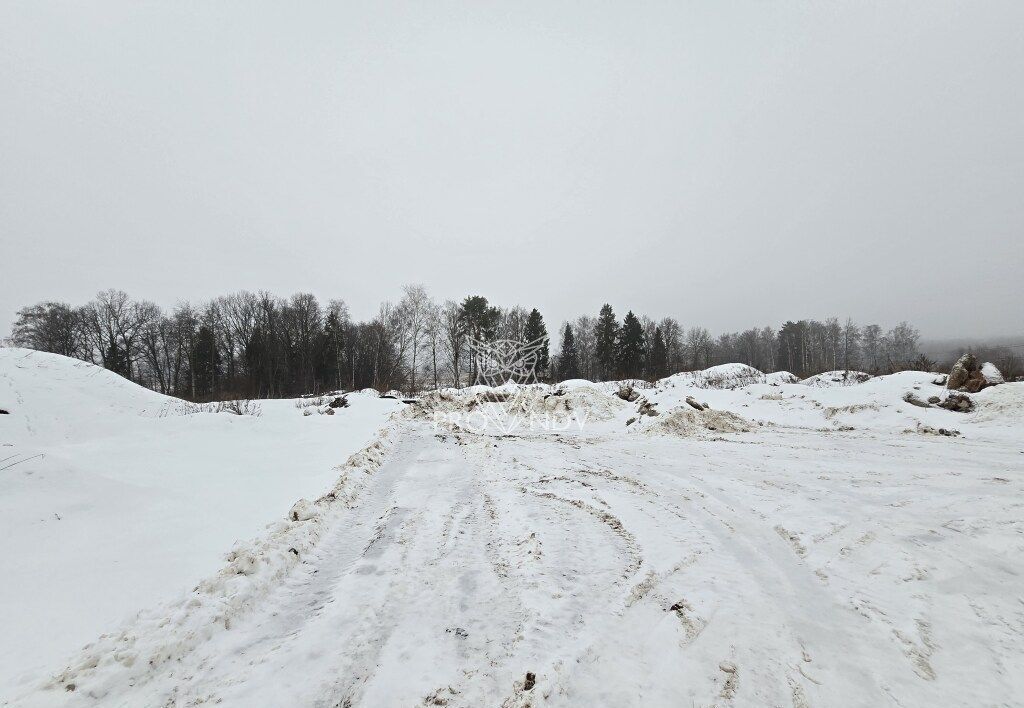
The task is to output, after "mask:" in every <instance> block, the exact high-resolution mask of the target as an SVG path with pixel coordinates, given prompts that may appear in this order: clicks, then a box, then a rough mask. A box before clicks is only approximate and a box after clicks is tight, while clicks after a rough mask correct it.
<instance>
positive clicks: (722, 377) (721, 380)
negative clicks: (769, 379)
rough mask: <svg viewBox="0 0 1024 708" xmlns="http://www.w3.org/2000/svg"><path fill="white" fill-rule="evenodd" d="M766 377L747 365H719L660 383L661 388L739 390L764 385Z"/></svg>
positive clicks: (679, 375) (687, 372)
mask: <svg viewBox="0 0 1024 708" xmlns="http://www.w3.org/2000/svg"><path fill="white" fill-rule="evenodd" d="M764 382H765V375H764V374H763V373H762V372H760V371H758V370H757V369H755V368H754V367H753V366H747V365H746V364H719V365H718V366H712V367H711V368H708V369H704V370H703V371H683V372H681V373H678V374H673V375H672V376H669V377H668V378H665V379H662V380H661V381H659V382H658V385H659V386H660V387H675V386H683V387H690V388H723V389H728V388H739V387H740V386H748V385H750V384H755V383H764Z"/></svg>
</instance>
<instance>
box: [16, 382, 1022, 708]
mask: <svg viewBox="0 0 1024 708" xmlns="http://www.w3.org/2000/svg"><path fill="white" fill-rule="evenodd" d="M749 374H750V372H746V371H743V370H740V369H736V368H734V369H728V368H727V369H725V370H717V371H714V370H713V371H710V372H706V373H705V374H704V375H702V376H693V375H681V376H678V377H672V378H670V379H666V380H664V381H662V382H660V383H659V384H658V385H657V386H655V387H653V388H650V389H645V390H643V391H641V393H642V394H643V396H644V398H642V399H640V400H638V401H635V402H632V403H626V402H624V401H621V400H619V399H618V398H614V397H613V396H611V395H610V394H609V393H608V391H609V390H612V388H613V387H609V386H607V385H601V386H592V385H589V384H586V383H583V382H577V383H574V384H573V385H572V386H569V387H566V392H565V393H564V395H556V396H549V395H548V394H550V393H551V391H550V390H546V389H535V390H532V391H527V392H525V393H523V394H522V395H521V396H519V397H518V398H513V400H502V401H490V400H488V399H487V398H486V397H481V391H479V390H474V391H469V392H465V393H461V394H456V393H448V394H445V395H443V396H442V395H435V396H433V397H431V398H430V399H429V400H428V401H427V402H425V403H424V404H423V405H421V406H417V407H410V408H406V409H404V410H405V412H403V413H402V414H401V415H399V416H397V417H396V418H395V419H394V420H393V422H392V423H390V424H389V425H388V426H387V427H386V428H385V430H384V432H383V433H381V434H380V435H379V436H378V438H377V440H376V442H375V443H374V444H373V445H372V446H371V447H369V448H368V449H367V450H366V451H364V452H363V453H361V454H358V455H355V456H353V457H352V458H351V459H350V460H349V461H348V463H346V464H345V465H343V466H342V467H340V468H339V469H336V470H334V471H333V474H332V477H334V478H335V479H331V480H330V481H328V480H327V479H326V478H321V479H319V480H317V482H316V484H320V485H321V486H320V488H318V489H311V487H315V486H316V484H314V483H313V480H312V479H309V480H308V481H309V482H310V484H309V485H307V487H306V488H303V489H300V488H299V487H297V486H295V487H292V486H290V485H285V486H286V489H285V490H282V495H283V496H282V497H281V499H282V501H283V500H284V499H288V500H289V501H291V500H293V499H294V498H297V497H300V496H304V497H306V498H308V499H310V500H312V501H309V502H305V501H304V502H301V503H299V504H297V505H296V506H295V507H293V508H292V509H291V512H289V513H288V519H290V520H286V515H285V513H283V510H287V509H288V508H289V506H290V504H289V503H281V504H277V505H276V506H274V508H273V509H270V508H269V506H273V505H268V509H267V510H268V512H269V516H267V517H266V518H265V519H264V520H265V521H271V520H273V519H274V518H275V515H276V518H278V519H280V520H279V521H278V522H277V523H276V524H273V525H272V526H271V527H269V528H268V529H266V530H265V531H264V532H263V534H262V535H260V536H258V538H257V539H256V540H255V541H254V542H252V543H250V544H247V545H244V546H240V547H239V548H238V549H236V552H235V553H234V554H232V556H231V557H230V558H231V559H230V562H229V563H228V565H227V566H225V567H223V568H222V569H221V570H220V571H219V572H217V573H215V574H211V575H210V576H209V577H207V578H206V579H205V580H204V581H202V582H201V583H199V584H198V586H197V588H196V589H195V590H194V591H189V589H188V586H189V585H190V584H191V583H192V581H191V579H190V580H189V581H188V582H177V583H171V584H172V585H174V589H176V590H177V591H178V595H177V596H176V597H174V598H172V599H170V600H168V601H166V602H163V603H156V604H153V605H152V606H151V607H149V609H147V610H145V611H144V612H142V613H141V614H140V615H139V616H138V617H137V618H136V619H135V620H133V621H131V622H129V623H127V624H125V625H122V626H118V625H117V623H116V622H110V621H104V622H102V623H100V622H97V623H96V624H103V625H104V628H105V629H106V630H113V631H110V632H109V633H108V634H106V635H105V636H102V637H100V638H98V639H97V640H96V641H95V642H94V644H93V645H92V646H90V647H88V648H87V649H85V650H83V651H81V652H80V653H78V654H77V655H74V656H72V657H71V660H70V662H68V661H66V659H67V656H63V655H59V654H57V653H56V647H53V646H51V647H49V648H48V649H47V650H46V652H47V656H46V657H44V658H47V659H48V660H49V661H50V662H51V663H50V666H49V667H48V668H49V670H48V671H46V672H42V673H39V674H37V675H35V676H34V677H33V678H32V680H31V682H26V683H22V684H20V685H18V686H17V687H16V689H17V690H16V691H12V692H10V693H9V696H10V697H9V699H8V701H9V703H10V704H11V705H19V706H21V705H26V706H53V705H70V706H77V705H102V706H133V707H135V706H165V705H166V706H178V705H180V706H196V705H207V704H209V705H218V706H240V707H241V706H245V707H249V706H347V707H350V708H354V707H356V706H366V707H373V708H376V707H378V706H417V705H420V706H422V705H447V706H452V707H454V706H464V707H467V708H468V707H470V706H472V707H477V706H505V707H524V706H548V705H549V706H587V707H590V706H616V707H620V706H644V707H645V708H646V707H648V706H711V705H717V706H757V707H761V706H794V707H795V708H803V707H805V706H829V707H832V706H872V707H875V706H886V705H891V706H905V707H910V706H928V707H932V706H972V707H976V706H1020V705H1022V699H1021V696H1022V695H1024V676H1022V674H1021V672H1020V668H1019V667H1020V666H1021V665H1024V592H1022V591H1021V587H1022V583H1024V578H1022V575H1024V562H1022V557H1024V385H1020V384H1006V385H1004V386H1000V387H996V388H993V389H988V390H986V391H983V392H982V393H980V394H977V395H976V396H974V397H973V398H974V399H975V402H976V404H977V406H978V410H977V412H975V413H970V414H960V413H952V412H948V411H945V410H941V409H935V408H927V409H926V408H921V407H918V406H914V405H911V404H910V403H906V402H905V401H904V400H903V397H904V395H905V394H906V393H908V392H913V393H914V394H915V395H916V396H917V397H918V398H919V399H921V400H927V398H928V397H929V396H932V395H943V393H942V391H941V389H940V388H939V387H938V386H936V385H934V384H933V383H932V378H933V377H932V376H931V375H927V374H918V373H905V374H899V375H895V376H890V377H883V378H880V379H872V380H870V381H867V382H866V383H859V384H853V385H841V384H845V383H847V382H831V384H835V385H831V384H830V382H828V381H818V382H817V383H816V385H814V386H810V385H806V384H802V383H785V384H779V385H772V383H771V382H773V381H784V380H788V379H787V378H786V377H779V376H774V377H772V378H770V379H766V378H763V377H761V378H757V377H756V375H755V378H753V379H751V378H750V375H749ZM0 380H2V379H0ZM730 385H734V386H735V388H719V386H726V387H728V386H730ZM136 393H138V392H136ZM139 395H141V394H139ZM545 396H547V397H546V398H545ZM688 396H689V397H691V398H692V399H693V400H695V401H696V402H698V403H708V404H710V406H711V411H710V412H698V411H696V409H695V408H693V407H692V406H690V405H689V404H687V403H686V402H685V401H686V398H687V397H688ZM645 404H648V405H647V406H646V410H650V409H651V406H650V405H649V404H654V406H653V408H654V409H655V410H658V411H659V415H657V416H649V415H641V414H640V410H641V409H643V408H645ZM2 405H3V404H2V403H0V406H2ZM493 407H504V408H505V409H506V410H516V411H518V412H519V413H520V414H531V415H532V414H548V415H549V416H550V418H551V419H552V420H555V421H557V422H558V423H559V425H561V426H562V427H563V428H564V429H563V430H561V431H558V432H552V431H543V430H537V429H534V430H529V429H528V428H525V427H524V428H520V429H519V430H517V432H516V433H514V434H512V435H502V434H499V433H498V432H497V431H496V430H495V429H494V427H493V426H485V427H484V429H482V430H478V429H477V428H476V427H475V426H468V427H471V428H473V430H468V429H466V427H463V428H460V427H459V425H458V422H457V415H453V414H457V413H459V412H460V411H463V412H465V411H476V412H480V411H481V410H482V411H484V413H486V412H487V411H488V409H490V408H493ZM439 412H440V413H443V414H444V416H441V417H440V419H441V420H442V421H443V423H442V425H441V426H440V427H435V425H434V421H435V420H438V419H439V418H438V416H437V415H436V414H437V413H439ZM568 413H574V414H578V417H577V418H575V419H574V418H573V416H569V415H567V414H568ZM730 414H731V415H730ZM199 417H200V416H189V417H188V418H189V419H198V418H199ZM208 417H209V418H212V419H214V420H218V421H219V420H220V418H221V416H208ZM224 419H228V418H227V417H226V416H224ZM483 419H484V420H488V416H487V415H484V416H483ZM631 419H632V420H633V422H632V423H631V424H629V425H627V421H630V420H631ZM230 420H231V421H232V422H231V423H226V424H223V425H224V426H225V427H224V428H222V429H219V432H218V433H217V434H216V435H213V434H211V438H210V440H211V441H213V440H219V439H220V437H219V436H221V435H222V434H223V433H224V431H229V430H230V428H229V427H228V426H230V425H236V424H237V422H236V419H230ZM490 420H498V421H499V422H500V418H493V417H492V418H490ZM581 420H585V424H584V425H583V426H582V429H581V428H580V427H579V426H578V425H576V424H575V423H578V422H580V421H581ZM665 420H671V423H670V424H665V423H664V421H665ZM262 421H263V422H264V423H265V424H266V425H268V429H267V430H266V431H265V434H267V435H270V434H272V433H271V432H270V427H269V426H272V425H281V426H285V425H287V426H292V425H294V426H295V427H290V428H288V430H289V432H290V434H299V433H298V431H300V430H302V428H301V425H303V424H309V423H312V424H314V425H320V424H323V425H333V424H336V423H339V422H340V420H339V419H338V418H337V417H335V418H334V419H333V420H332V419H328V418H324V419H323V420H320V419H318V420H315V421H311V420H309V419H302V418H301V417H294V416H285V415H284V413H283V412H282V414H281V417H280V419H279V420H278V421H277V422H275V421H274V419H273V418H271V417H268V416H264V418H263V419H262ZM156 422H157V421H148V422H147V424H150V423H154V424H155V423H156ZM218 424H219V423H218ZM243 424H254V423H251V422H249V423H243ZM0 425H4V423H3V422H0ZM712 428H713V429H712ZM939 429H943V430H946V431H951V430H953V429H955V430H956V431H957V432H958V433H959V435H957V436H947V435H941V434H938V430H939ZM170 430H174V428H173V427H172V428H170ZM474 430H476V432H474ZM726 431H737V432H726ZM152 434H153V436H154V437H156V436H158V435H159V434H160V433H159V432H158V431H155V432H153V433H152ZM86 437H90V435H86ZM328 439H329V438H321V439H320V440H321V442H323V441H325V440H328ZM313 442H315V441H310V443H309V444H312V443H313ZM69 444H71V443H69ZM80 444H82V443H80ZM139 444H140V446H141V445H143V443H139ZM148 444H149V445H152V446H156V445H159V444H160V443H158V442H157V441H155V440H152V441H150V442H149V443H148ZM110 449H113V448H110ZM156 449H164V448H156ZM26 452H28V451H27V450H26ZM108 454H109V455H113V454H114V453H108ZM311 454H312V455H317V456H321V457H320V459H322V460H323V462H324V465H325V466H327V467H328V468H329V467H330V465H331V464H333V463H336V462H338V459H331V460H327V459H325V458H327V457H331V456H332V455H331V454H325V453H323V452H322V451H316V452H312V451H311ZM252 457H255V455H253V456H252ZM243 462H244V463H246V464H250V463H252V459H251V457H245V458H244V460H243ZM25 464H29V463H28V462H26V463H25ZM303 464H306V462H305V461H303ZM14 469H15V470H17V469H18V468H17V467H15V468H14ZM165 469H166V470H167V472H166V473H171V471H172V470H173V466H168V467H166V468H165ZM9 472H10V471H9V470H8V471H7V472H6V473H0V474H9ZM125 474H127V473H125ZM238 483H239V482H238V481H237V477H236V478H235V481H234V482H233V484H236V485H237V484H238ZM4 484H6V482H4ZM226 484H227V483H226ZM332 484H333V486H332ZM229 486H230V485H229ZM4 489H6V487H4ZM320 492H325V494H323V495H320V496H318V495H319V493H320ZM3 519H4V523H9V522H8V521H7V515H6V513H5V515H4V517H3ZM139 523H140V524H144V523H145V522H144V521H142V520H140V521H139ZM19 538H20V539H21V540H20V541H19V543H22V544H29V547H30V548H33V549H36V550H35V552H37V553H48V552H51V551H50V550H49V549H47V548H44V547H40V546H39V545H38V542H36V541H34V540H33V535H32V534H30V533H28V532H25V533H24V534H23V535H22V536H21V537H19ZM33 543H35V544H36V545H34V546H32V545H31V544H33ZM91 545H92V544H90V543H89V539H83V540H82V546H83V547H84V548H85V549H89V548H91ZM221 550H226V547H222V549H221ZM9 553H10V550H9V549H5V558H6V556H7V555H8V554H9ZM61 558H63V556H58V557H56V558H52V559H47V558H45V557H44V558H40V559H38V561H37V563H38V565H39V566H40V567H48V568H50V572H51V573H52V577H53V579H54V580H53V582H55V583H58V584H59V583H61V582H64V581H62V580H61V574H62V573H64V572H66V570H65V569H64V568H63V567H62V566H61V563H62V561H61ZM5 562H7V561H6V560H5ZM16 570H17V569H16ZM108 572H109V568H108V567H107V566H106V565H104V564H103V563H97V564H95V565H94V567H93V568H92V573H93V575H94V576H96V578H97V579H96V580H95V582H97V583H101V582H104V576H105V575H107V573H108ZM81 574H82V575H83V577H85V576H87V575H88V573H86V572H85V570H82V571H81ZM11 577H13V578H15V579H16V581H17V580H18V576H11ZM110 582H111V583H112V584H113V583H116V582H118V581H117V580H111V581H110ZM8 584H10V583H7V582H5V585H8ZM13 585H14V586H15V587H17V586H18V582H15V583H13ZM12 592H13V591H12ZM60 601H61V600H60V599H58V598H49V599H44V600H43V601H40V603H39V604H38V605H36V606H34V609H33V611H36V612H39V613H40V614H43V615H45V614H46V613H48V612H53V611H56V612H60V613H65V612H66V610H65V609H64V608H61V607H56V606H55V603H58V602H60ZM129 601H130V600H128V599H126V600H125V601H124V602H125V603H127V602H129ZM6 603H7V598H6V597H5V606H4V607H5V610H6V609H7V605H6ZM135 607H136V608H140V607H141V605H139V604H136V606H135ZM123 609H124V610H126V611H127V610H128V609H129V607H128V606H127V604H126V605H125V606H124V607H123ZM97 634H98V632H97ZM23 641H24V642H25V643H26V644H27V645H32V644H33V642H35V641H36V640H35V638H34V637H32V636H26V637H24V639H23ZM30 648H31V647H30ZM64 667H66V668H64Z"/></svg>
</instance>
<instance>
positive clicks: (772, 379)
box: [764, 371, 800, 386]
mask: <svg viewBox="0 0 1024 708" xmlns="http://www.w3.org/2000/svg"><path fill="white" fill-rule="evenodd" d="M764 382H765V383H766V384H769V385H771V386H779V385H780V384H795V383H800V377H799V376H797V375H796V374H791V373H790V372H788V371H775V372H773V373H770V374H766V375H765V377H764Z"/></svg>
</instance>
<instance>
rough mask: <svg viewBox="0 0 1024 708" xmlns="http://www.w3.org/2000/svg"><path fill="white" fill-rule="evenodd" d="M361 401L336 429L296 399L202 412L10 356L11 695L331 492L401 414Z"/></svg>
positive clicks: (1, 611)
mask: <svg viewBox="0 0 1024 708" xmlns="http://www.w3.org/2000/svg"><path fill="white" fill-rule="evenodd" d="M349 400H350V403H351V405H350V406H349V407H347V408H344V409H339V410H338V411H337V415H334V416H326V415H325V416H313V417H303V415H302V412H303V409H302V408H300V407H298V405H297V404H298V403H299V401H298V400H269V401H260V402H259V404H258V405H259V407H260V409H261V415H260V416H258V417H257V416H253V415H231V414H229V413H227V412H225V413H217V414H214V413H205V412H204V413H201V414H194V412H195V411H196V410H197V409H196V407H195V406H192V405H191V404H187V403H186V402H185V401H181V400H179V399H176V398H171V397H168V396H164V395H161V394H159V393H155V392H153V391H150V390H148V389H145V388H142V387H140V386H137V385H135V384H133V383H131V382H130V381H127V380H126V379H123V378H121V377H120V376H117V375H115V374H113V373H111V372H109V371H106V370H104V369H102V368H99V367H97V366H93V365H92V364H88V363H85V362H81V361H77V360H74V359H69V358H66V357H61V356H58V355H54V354H46V353H42V352H34V351H30V350H26V349H18V348H0V409H2V410H6V411H9V414H8V415H0V460H2V462H0V467H3V468H5V469H4V470H3V471H2V472H0V538H3V539H4V543H5V547H6V548H10V549H17V552H14V551H12V552H10V553H4V554H0V578H3V582H0V627H3V629H4V631H3V633H2V635H0V697H7V696H9V695H11V694H12V693H14V692H15V687H16V686H17V685H19V684H24V682H25V681H26V680H28V679H29V678H30V677H33V676H38V675H39V674H41V673H42V672H49V671H52V670H53V669H54V668H55V667H57V666H59V665H60V664H61V663H62V662H63V661H64V660H65V659H66V657H67V656H69V655H71V654H72V653H73V652H75V651H76V650H78V649H79V648H80V647H81V646H82V645H83V644H85V643H86V642H87V641H90V640H93V639H95V638H96V637H97V636H99V635H100V634H101V633H102V632H104V631H108V630H109V629H110V628H112V627H118V626H120V625H121V624H122V623H123V622H124V621H125V620H126V619H128V617H129V616H130V615H131V614H132V613H134V612H135V611H136V610H137V609H139V608H141V607H149V606H153V605H157V604H160V603H164V602H168V601H170V600H172V599H174V598H176V597H177V596H178V595H179V594H180V593H181V591H182V590H185V589H189V588H192V587H194V586H195V585H196V583H197V582H198V581H199V580H200V579H202V578H205V577H208V576H210V575H212V574H214V573H216V572H217V571H218V569H219V568H221V566H222V565H223V564H224V553H225V551H226V550H227V549H229V548H231V546H232V544H233V543H235V541H236V540H237V539H240V538H241V539H245V538H252V537H254V536H256V535H259V534H261V533H262V532H263V529H264V528H265V526H266V524H267V522H268V521H270V520H273V519H278V518H283V517H284V516H285V514H286V513H287V511H288V509H289V507H290V506H291V504H292V503H293V502H294V501H295V500H296V499H297V498H299V497H307V498H310V499H315V498H317V497H318V496H320V495H321V494H323V492H324V491H325V490H329V489H331V487H332V485H333V484H334V483H335V481H336V480H337V478H338V472H337V465H338V464H339V463H340V462H342V461H344V460H345V459H346V458H347V457H349V456H350V455H351V454H352V453H353V452H355V451H356V450H359V449H360V448H363V447H364V446H365V445H367V443H369V442H371V441H372V440H373V439H374V437H375V436H376V435H377V432H378V431H379V430H380V428H381V427H382V426H384V425H385V424H386V423H387V421H388V418H389V416H390V415H391V413H392V412H393V411H395V410H396V409H398V408H399V407H400V406H401V404H400V403H398V402H396V401H391V400H386V399H379V398H378V397H377V394H376V392H374V394H373V396H372V397H370V396H350V398H349ZM226 407H227V408H230V407H231V406H226ZM213 408H215V406H204V407H203V409H204V410H205V409H211V410H212V409H213ZM236 560H237V561H238V567H239V569H242V570H252V568H251V567H249V565H248V561H247V560H245V558H244V557H243V556H239V558H238V559H236Z"/></svg>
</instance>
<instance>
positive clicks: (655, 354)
mask: <svg viewBox="0 0 1024 708" xmlns="http://www.w3.org/2000/svg"><path fill="white" fill-rule="evenodd" d="M667 374H668V347H666V346H665V337H664V335H663V334H662V332H661V327H655V328H654V342H653V343H652V344H651V369H650V371H648V372H647V375H648V376H649V377H650V378H651V380H652V381H657V380H658V379H661V378H664V377H665V376H666V375H667Z"/></svg>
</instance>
